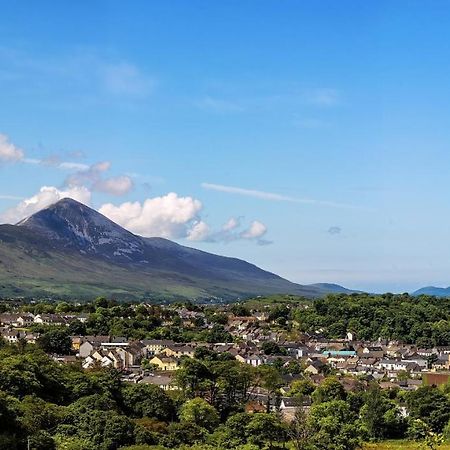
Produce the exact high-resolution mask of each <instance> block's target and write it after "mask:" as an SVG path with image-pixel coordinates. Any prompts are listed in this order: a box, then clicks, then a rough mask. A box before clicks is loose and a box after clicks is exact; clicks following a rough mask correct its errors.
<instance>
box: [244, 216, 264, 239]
mask: <svg viewBox="0 0 450 450" xmlns="http://www.w3.org/2000/svg"><path fill="white" fill-rule="evenodd" d="M266 233H267V227H266V226H265V225H264V224H263V223H261V222H259V221H258V220H254V221H253V222H252V223H251V224H250V227H249V228H248V229H247V230H244V231H243V232H242V233H241V234H240V236H241V237H242V238H243V239H258V238H261V237H263V236H264V235H265V234H266Z"/></svg>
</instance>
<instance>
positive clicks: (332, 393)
mask: <svg viewBox="0 0 450 450" xmlns="http://www.w3.org/2000/svg"><path fill="white" fill-rule="evenodd" d="M312 397H313V400H314V403H324V402H330V401H332V400H345V398H346V393H345V390H344V387H343V386H342V384H341V383H339V381H338V380H337V378H335V377H328V378H326V379H325V380H324V381H323V382H322V383H321V384H320V386H318V387H317V389H316V390H315V391H314V393H313V394H312Z"/></svg>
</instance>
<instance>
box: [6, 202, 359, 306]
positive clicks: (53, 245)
mask: <svg viewBox="0 0 450 450" xmlns="http://www.w3.org/2000/svg"><path fill="white" fill-rule="evenodd" d="M327 286H328V287H327V289H321V288H320V286H319V285H300V284H296V283H292V282H290V281H288V280H285V279H283V278H282V277H280V276H278V275H276V274H274V273H271V272H268V271H266V270H263V269H261V268H259V267H257V266H255V265H254V264H251V263H248V262H247V261H244V260H240V259H237V258H231V257H225V256H219V255H214V254H212V253H208V252H204V251H202V250H197V249H194V248H190V247H185V246H183V245H181V244H178V243H176V242H172V241H170V240H167V239H164V238H159V237H154V238H145V237H141V236H138V235H135V234H133V233H131V232H130V231H128V230H125V229H124V228H122V227H121V226H120V225H118V224H116V223H114V222H112V221H111V220H110V219H108V218H106V217H105V216H103V215H102V214H100V213H99V212H97V211H95V210H93V209H91V208H89V207H88V206H86V205H83V204H82V203H79V202H77V201H75V200H73V199H63V200H60V201H59V202H57V203H55V204H53V205H50V206H49V207H47V208H44V209H42V210H41V211H38V212H37V213H35V214H33V215H32V216H30V217H28V218H26V219H24V220H22V221H20V222H19V223H18V224H16V225H0V295H2V292H3V294H4V296H5V295H11V294H14V293H15V294H18V295H19V294H20V295H59V296H64V295H67V296H70V293H71V292H72V293H73V295H74V296H80V297H88V296H90V297H92V295H96V294H99V293H100V294H110V295H116V296H127V295H128V296H131V297H136V298H144V297H146V298H147V297H150V298H166V297H168V298H215V297H220V298H223V299H233V298H240V297H248V296H252V295H269V294H278V293H283V294H284V293H287V294H297V295H304V296H306V297H316V296H320V295H322V294H323V293H324V292H325V291H326V292H329V291H330V288H329V286H330V285H327ZM338 288H339V289H338V291H339V292H342V290H345V288H342V287H341V286H339V287H338ZM345 291H346V290H345ZM348 292H350V291H348Z"/></svg>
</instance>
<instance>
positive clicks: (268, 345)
mask: <svg viewBox="0 0 450 450" xmlns="http://www.w3.org/2000/svg"><path fill="white" fill-rule="evenodd" d="M261 350H262V351H263V352H264V354H266V355H285V354H286V353H287V352H286V349H284V348H281V347H280V346H279V345H278V344H277V343H276V342H274V341H264V342H263V343H262V345H261Z"/></svg>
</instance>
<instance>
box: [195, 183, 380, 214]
mask: <svg viewBox="0 0 450 450" xmlns="http://www.w3.org/2000/svg"><path fill="white" fill-rule="evenodd" d="M201 186H202V188H204V189H207V190H210V191H218V192H225V193H227V194H236V195H243V196H245V197H254V198H259V199H261V200H268V201H275V202H291V203H303V204H307V205H318V206H329V207H332V208H343V209H358V210H362V211H371V209H370V208H364V207H359V206H354V205H347V204H345V203H337V202H332V201H327V200H315V199H312V198H298V197H290V196H287V195H281V194H276V193H273V192H267V191H259V190H256V189H245V188H241V187H237V186H226V185H223V184H213V183H202V184H201Z"/></svg>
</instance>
